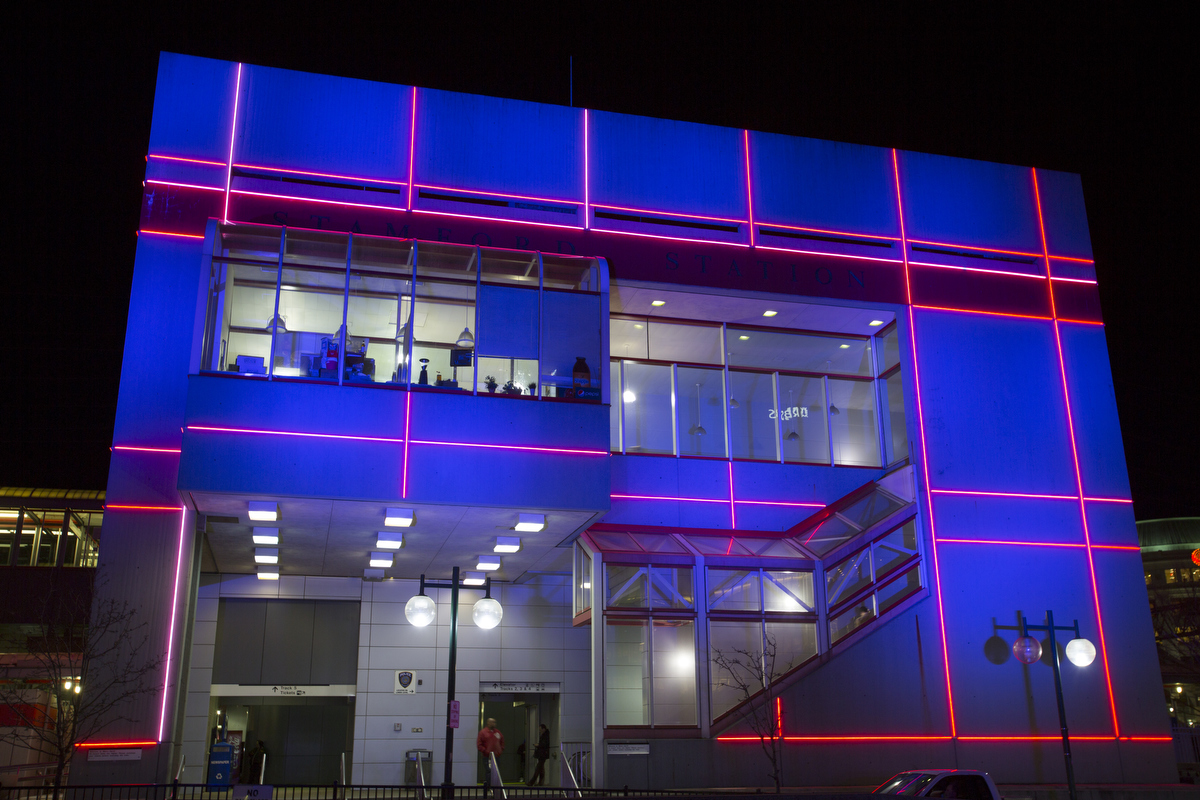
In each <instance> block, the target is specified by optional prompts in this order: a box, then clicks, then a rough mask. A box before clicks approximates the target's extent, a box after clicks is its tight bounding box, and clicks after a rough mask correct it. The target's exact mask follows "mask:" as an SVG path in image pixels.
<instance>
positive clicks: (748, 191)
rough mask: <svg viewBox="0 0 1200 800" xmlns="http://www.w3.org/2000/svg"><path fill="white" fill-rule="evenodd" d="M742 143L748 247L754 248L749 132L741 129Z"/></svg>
mask: <svg viewBox="0 0 1200 800" xmlns="http://www.w3.org/2000/svg"><path fill="white" fill-rule="evenodd" d="M742 142H743V143H744V144H745V145H746V207H747V209H748V210H749V213H750V246H751V247H754V191H753V190H752V189H751V187H750V131H748V130H746V129H745V128H743V129H742Z"/></svg>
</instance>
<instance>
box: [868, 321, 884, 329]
mask: <svg viewBox="0 0 1200 800" xmlns="http://www.w3.org/2000/svg"><path fill="white" fill-rule="evenodd" d="M868 324H869V325H870V326H871V327H872V328H878V327H879V326H880V325H882V324H883V320H881V319H873V320H871V321H870V323H868Z"/></svg>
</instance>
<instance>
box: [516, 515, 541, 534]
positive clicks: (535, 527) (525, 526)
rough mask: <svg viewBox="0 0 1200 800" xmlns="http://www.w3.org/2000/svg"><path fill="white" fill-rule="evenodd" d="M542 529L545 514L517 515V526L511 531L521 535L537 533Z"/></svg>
mask: <svg viewBox="0 0 1200 800" xmlns="http://www.w3.org/2000/svg"><path fill="white" fill-rule="evenodd" d="M544 527H546V515H545V514H518V515H517V525H516V527H515V528H513V530H517V531H522V532H523V533H537V532H538V531H540V530H541V529H542V528H544Z"/></svg>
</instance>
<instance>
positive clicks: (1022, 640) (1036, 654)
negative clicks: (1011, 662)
mask: <svg viewBox="0 0 1200 800" xmlns="http://www.w3.org/2000/svg"><path fill="white" fill-rule="evenodd" d="M1012 651H1013V655H1014V656H1016V658H1017V661H1020V662H1021V663H1022V664H1032V663H1034V662H1035V661H1037V660H1038V659H1039V658H1041V657H1042V643H1041V642H1039V641H1038V640H1037V639H1035V638H1033V637H1032V636H1018V637H1017V640H1016V641H1015V642H1013V646H1012Z"/></svg>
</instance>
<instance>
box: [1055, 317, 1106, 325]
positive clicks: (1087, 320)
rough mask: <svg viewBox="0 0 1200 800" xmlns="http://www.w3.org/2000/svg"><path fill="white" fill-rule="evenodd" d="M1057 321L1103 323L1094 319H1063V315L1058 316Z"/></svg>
mask: <svg viewBox="0 0 1200 800" xmlns="http://www.w3.org/2000/svg"><path fill="white" fill-rule="evenodd" d="M1058 321H1059V322H1070V323H1072V324H1074V325H1103V324H1104V323H1103V322H1097V321H1096V320H1094V319H1065V318H1063V317H1059V318H1058Z"/></svg>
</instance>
